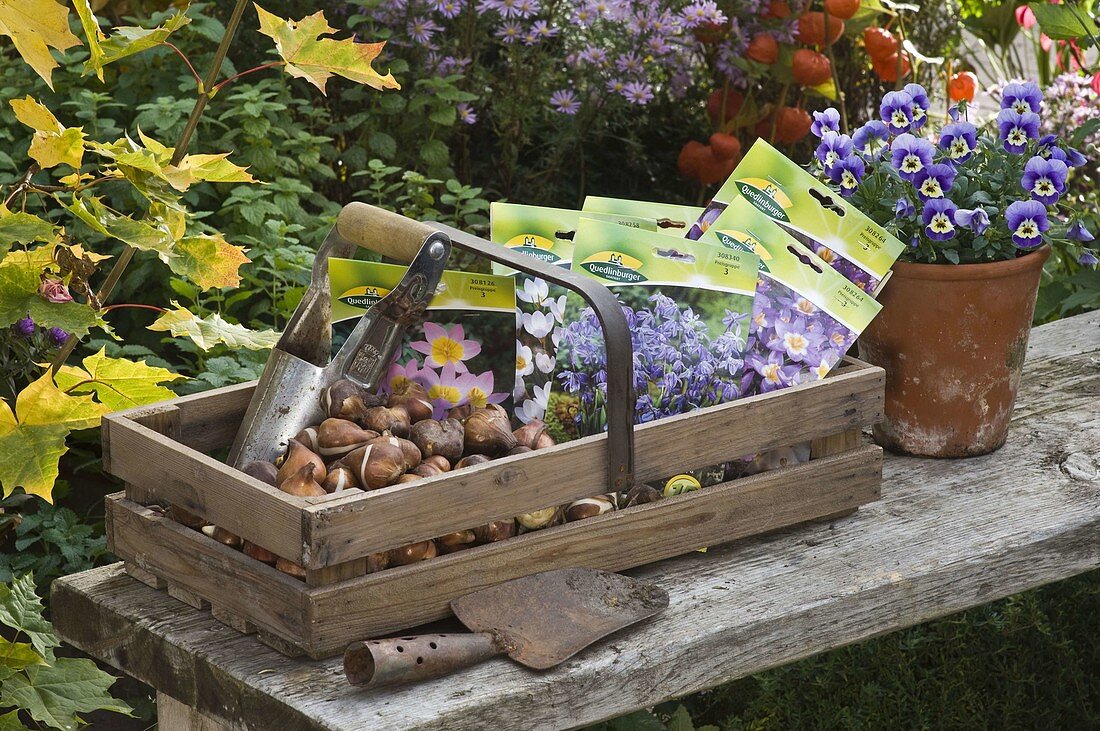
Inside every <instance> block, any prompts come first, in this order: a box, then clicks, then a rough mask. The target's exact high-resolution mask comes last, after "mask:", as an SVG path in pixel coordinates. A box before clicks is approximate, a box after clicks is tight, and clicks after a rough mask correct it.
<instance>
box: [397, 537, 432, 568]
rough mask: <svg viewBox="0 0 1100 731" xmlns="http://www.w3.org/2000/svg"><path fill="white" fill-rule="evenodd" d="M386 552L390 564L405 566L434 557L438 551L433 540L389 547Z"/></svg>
mask: <svg viewBox="0 0 1100 731" xmlns="http://www.w3.org/2000/svg"><path fill="white" fill-rule="evenodd" d="M386 553H387V554H388V558H389V565H390V566H406V565H408V564H411V563H416V562H417V561H427V560H428V559H429V558H435V557H436V556H437V555H438V553H439V552H438V550H437V548H436V545H435V542H434V541H420V542H419V543H410V544H409V545H407V546H401V547H400V548H393V549H390V550H389V551H387V552H386Z"/></svg>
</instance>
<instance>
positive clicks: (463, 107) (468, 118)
mask: <svg viewBox="0 0 1100 731" xmlns="http://www.w3.org/2000/svg"><path fill="white" fill-rule="evenodd" d="M455 111H456V112H458V121H459V122H462V123H463V124H473V123H474V122H476V121H477V113H475V112H474V110H473V109H471V108H470V105H469V104H467V103H466V102H459V103H458V104H457V105H456V106H455Z"/></svg>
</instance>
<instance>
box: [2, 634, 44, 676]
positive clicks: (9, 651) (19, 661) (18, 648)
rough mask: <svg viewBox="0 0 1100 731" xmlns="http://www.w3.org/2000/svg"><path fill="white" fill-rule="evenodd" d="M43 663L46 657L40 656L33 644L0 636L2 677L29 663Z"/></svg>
mask: <svg viewBox="0 0 1100 731" xmlns="http://www.w3.org/2000/svg"><path fill="white" fill-rule="evenodd" d="M45 664H46V658H44V657H42V655H40V654H39V653H38V650H36V649H34V646H33V645H30V644H28V643H26V642H10V641H8V640H6V639H4V638H3V637H0V673H3V674H4V677H8V676H10V675H11V673H14V672H17V671H19V670H23V669H24V668H26V667H29V666H31V665H45ZM2 679H3V678H0V680H2Z"/></svg>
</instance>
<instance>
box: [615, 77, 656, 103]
mask: <svg viewBox="0 0 1100 731" xmlns="http://www.w3.org/2000/svg"><path fill="white" fill-rule="evenodd" d="M621 93H622V95H623V96H624V97H625V98H626V100H627V101H628V102H630V103H631V104H638V105H639V106H643V107H644V106H645V105H646V104H649V103H650V102H651V101H653V87H651V86H650V85H649V84H646V83H642V82H640V81H631V82H630V83H629V84H626V85H625V86H624V87H623V90H622V92H621Z"/></svg>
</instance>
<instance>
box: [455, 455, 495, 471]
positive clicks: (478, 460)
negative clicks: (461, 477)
mask: <svg viewBox="0 0 1100 731" xmlns="http://www.w3.org/2000/svg"><path fill="white" fill-rule="evenodd" d="M491 461H492V460H490V459H489V458H488V457H486V456H485V455H484V454H471V455H470V456H469V457H463V458H462V459H460V460H458V464H456V465H455V469H456V470H460V469H462V468H463V467H473V466H474V465H476V464H485V463H486V462H491Z"/></svg>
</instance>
